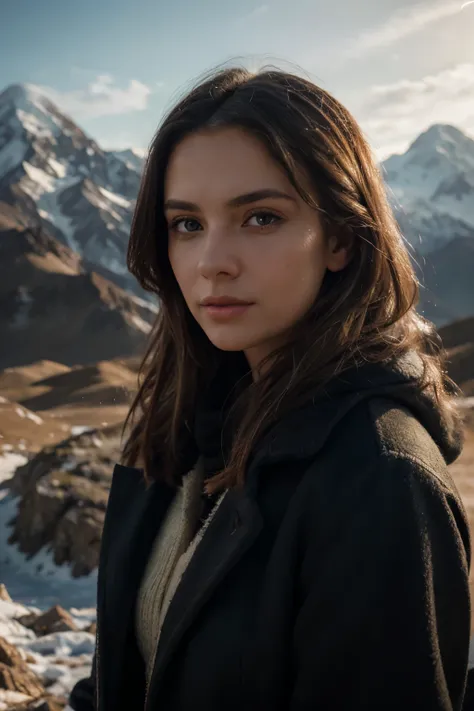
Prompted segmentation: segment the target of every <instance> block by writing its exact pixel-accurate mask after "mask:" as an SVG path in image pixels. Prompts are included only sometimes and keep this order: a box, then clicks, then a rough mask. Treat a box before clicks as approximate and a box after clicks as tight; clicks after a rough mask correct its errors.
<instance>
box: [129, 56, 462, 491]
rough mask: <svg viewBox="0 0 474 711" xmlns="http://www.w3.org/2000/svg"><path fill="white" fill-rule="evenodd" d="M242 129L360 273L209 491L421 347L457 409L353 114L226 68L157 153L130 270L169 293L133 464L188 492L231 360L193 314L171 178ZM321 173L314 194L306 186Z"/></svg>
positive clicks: (441, 394) (336, 276)
mask: <svg viewBox="0 0 474 711" xmlns="http://www.w3.org/2000/svg"><path fill="white" fill-rule="evenodd" d="M223 127H239V128H241V129H243V130H245V131H246V132H249V133H251V134H252V135H254V136H256V137H257V138H258V139H259V140H260V141H261V142H262V144H263V145H264V146H265V147H266V149H267V151H268V152H269V154H270V155H271V156H272V157H273V159H274V160H275V161H276V162H277V163H278V164H279V165H280V166H282V168H283V169H284V170H285V172H286V175H287V176H288V178H289V180H290V181H291V183H292V184H293V186H294V187H295V189H296V190H297V191H298V192H299V194H300V195H301V197H302V198H303V199H304V200H305V201H306V202H307V203H308V204H309V205H310V206H311V207H313V208H314V209H315V210H318V212H319V214H320V215H321V218H322V220H323V224H324V226H325V232H327V233H328V234H336V233H337V234H339V235H340V236H341V237H342V238H344V237H347V238H348V239H350V240H351V241H352V255H351V259H350V262H349V264H348V265H347V266H346V267H345V268H344V269H343V270H342V271H340V272H338V273H332V272H329V271H328V272H327V273H326V275H325V277H324V280H323V284H322V287H321V290H320V292H319V294H318V295H317V297H316V299H315V302H314V303H313V304H312V306H311V308H310V309H309V310H308V311H307V313H306V314H305V316H304V317H303V318H302V319H300V320H299V321H298V322H297V323H295V324H294V325H293V327H292V329H291V332H290V333H289V334H288V338H287V341H286V343H285V345H284V346H281V347H280V348H278V349H276V350H274V351H273V352H272V353H271V354H269V355H268V357H267V359H265V362H266V361H267V360H268V362H269V363H270V362H271V367H269V368H262V372H263V374H262V377H259V378H258V379H257V380H256V381H255V382H252V383H250V384H249V385H248V386H247V387H246V388H245V389H244V390H243V392H241V393H240V395H239V397H238V398H237V400H236V402H235V403H234V408H235V411H236V412H238V413H239V417H238V419H237V425H236V427H235V432H234V433H233V441H232V447H231V451H230V454H229V458H228V461H226V462H225V467H224V469H223V470H222V471H221V472H219V473H218V474H216V475H214V476H213V477H212V478H210V479H208V480H207V483H206V489H207V491H208V492H209V493H212V492H216V491H219V490H222V489H224V488H230V487H234V486H240V485H242V483H243V481H244V479H245V470H246V463H247V461H248V459H249V456H250V454H251V452H252V451H253V448H254V447H255V444H256V443H257V441H258V440H259V439H260V437H261V436H262V435H263V434H264V433H265V432H266V431H267V430H268V428H269V427H271V425H272V423H274V422H275V421H276V420H277V418H280V417H281V415H282V414H283V413H285V412H287V411H289V410H291V408H294V407H296V406H297V405H298V404H299V403H301V402H302V401H303V400H304V394H305V392H307V391H308V388H311V392H312V393H314V392H315V389H316V392H317V391H318V388H321V390H322V389H323V388H324V387H325V385H326V384H327V383H328V382H329V381H330V380H331V379H332V378H334V376H336V375H337V374H340V373H342V372H343V371H344V370H346V369H348V368H350V367H353V366H355V365H360V364H362V363H366V362H385V361H389V360H390V359H392V358H396V357H397V356H399V355H402V354H403V353H404V352H406V351H408V350H415V351H417V352H418V353H419V354H420V356H421V357H422V359H423V363H424V375H423V378H422V381H420V387H421V388H427V387H429V388H431V389H432V391H433V393H434V396H435V397H436V400H437V403H438V407H439V408H441V409H444V411H445V413H446V414H449V413H451V414H452V412H453V405H452V398H451V396H450V393H449V391H450V390H451V391H452V386H453V383H452V381H450V380H449V378H448V377H447V376H446V373H445V369H444V362H443V350H442V347H441V343H440V340H439V337H438V336H437V334H436V331H435V330H434V328H433V326H432V324H430V323H428V322H427V321H425V320H424V319H423V318H422V317H421V316H420V315H418V313H417V312H416V310H415V306H416V304H417V301H418V289H419V286H418V283H417V280H416V277H415V274H414V270H413V268H412V264H411V260H410V256H409V254H408V251H407V249H406V246H405V244H404V241H403V238H402V236H401V234H400V232H399V229H398V226H397V224H396V221H395V219H394V217H393V214H392V211H391V209H390V206H389V204H388V201H387V197H386V193H385V187H384V184H383V180H382V177H381V174H380V172H379V169H378V167H377V164H376V162H375V159H374V157H373V155H372V153H371V150H370V148H369V146H368V144H367V142H366V140H365V138H364V136H363V134H362V131H361V129H360V128H359V126H358V124H357V122H356V121H355V119H354V118H353V116H352V115H351V114H350V112H349V111H348V110H347V109H346V108H345V107H344V106H342V105H341V104H340V103H339V102H338V101H337V100H336V99H335V98H334V97H333V96H331V95H330V94H329V93H328V92H327V91H325V90H323V89H321V88H319V87H318V86H316V85H314V84H313V83H311V82H310V81H308V80H307V79H304V78H302V77H299V76H297V75H294V74H291V73H287V72H284V71H281V70H278V69H266V70H261V71H259V72H257V73H254V72H250V71H248V70H246V69H242V68H230V69H229V68H226V69H220V70H217V71H215V72H213V74H212V75H211V76H210V77H207V78H206V79H205V80H203V81H201V83H200V84H199V85H197V86H196V87H195V88H193V89H192V90H191V91H190V92H189V93H188V94H187V95H186V96H185V97H184V98H183V99H182V100H180V101H179V103H178V104H177V105H176V106H175V107H174V108H173V109H172V110H171V111H170V112H169V113H168V115H167V116H166V118H165V119H164V121H163V122H162V124H161V126H160V127H159V129H158V131H157V133H156V135H155V137H154V139H153V141H152V144H151V147H150V151H149V155H148V159H147V162H146V166H145V170H144V174H143V178H142V182H141V186H140V191H139V195H138V200H137V203H136V208H135V212H134V216H133V221H132V229H131V237H130V242H129V248H128V268H129V270H130V271H131V273H132V274H134V275H135V277H136V278H137V280H138V281H139V283H140V284H141V285H142V287H143V288H144V289H146V290H148V291H150V292H153V293H155V294H156V295H157V296H158V298H159V301H160V310H159V313H158V316H157V320H156V323H155V325H154V328H153V330H152V333H151V337H150V341H149V344H148V347H147V350H146V353H145V355H144V358H143V362H142V365H141V368H140V382H139V389H138V393H137V395H136V397H135V399H134V401H133V404H132V407H131V409H130V412H129V414H128V417H127V420H126V423H125V426H126V427H127V426H128V425H130V432H129V435H128V438H127V441H126V444H125V447H124V452H123V457H124V461H125V463H126V464H128V465H136V464H137V463H138V464H140V465H141V466H143V468H144V470H145V474H146V476H147V477H148V478H149V479H151V478H158V479H161V480H163V481H167V482H168V483H169V484H171V485H173V484H175V483H176V472H177V466H178V462H179V459H180V452H181V450H182V448H183V447H185V446H186V444H187V442H188V441H189V438H190V437H191V433H190V431H189V430H188V428H187V423H189V422H190V421H191V420H192V417H193V410H194V407H195V404H196V401H197V398H198V397H199V394H200V393H201V392H202V390H203V389H205V388H206V387H207V386H208V384H209V383H210V382H211V380H212V377H213V374H215V372H216V369H217V368H218V367H219V365H220V364H222V363H225V362H226V359H229V360H228V362H229V363H230V362H231V361H230V355H231V354H229V353H226V352H223V351H220V350H219V349H217V348H216V347H215V346H214V345H213V344H212V343H211V342H210V341H209V339H208V338H207V336H206V335H205V333H204V331H203V330H202V329H201V327H200V326H199V325H198V324H197V322H196V321H195V319H194V318H193V317H192V316H191V314H190V312H189V310H188V307H187V305H186V303H185V301H184V298H183V296H182V294H181V292H180V289H179V286H178V284H177V282H176V280H175V277H174V274H173V272H172V269H171V266H170V262H169V259H168V234H167V232H168V230H167V224H166V220H165V216H164V210H163V201H164V179H165V171H166V168H167V164H168V160H169V158H170V155H171V153H172V151H173V149H174V148H175V147H176V146H177V145H178V143H179V142H180V141H181V140H182V139H183V138H184V137H186V136H187V135H189V134H190V133H191V132H194V131H197V130H199V129H203V128H206V129H212V128H216V129H218V128H223ZM302 175H304V176H307V178H308V179H309V183H310V185H311V190H310V191H308V190H307V189H305V187H304V186H303V184H302V180H301V176H302Z"/></svg>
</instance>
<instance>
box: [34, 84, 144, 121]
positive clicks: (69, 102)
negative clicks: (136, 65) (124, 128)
mask: <svg viewBox="0 0 474 711" xmlns="http://www.w3.org/2000/svg"><path fill="white" fill-rule="evenodd" d="M38 88H39V90H40V91H41V92H42V93H43V94H45V95H46V96H48V97H49V98H50V99H51V101H53V102H54V103H55V104H57V106H58V107H59V108H60V109H61V110H62V111H64V112H66V113H68V114H70V115H71V116H74V118H76V119H92V118H100V117H102V116H112V115H117V114H125V113H129V112H131V111H144V110H145V109H146V108H147V106H148V98H149V96H150V94H151V93H152V89H151V88H150V87H149V86H147V85H146V84H144V83H143V82H141V81H138V80H137V79H131V80H130V81H129V82H128V85H127V86H126V87H125V88H121V87H119V86H117V84H116V80H115V79H114V77H112V76H111V75H110V74H99V75H98V76H96V77H95V78H93V79H92V80H91V81H89V83H88V84H87V86H86V87H85V88H82V89H73V90H70V91H58V90H57V89H53V88H52V87H49V86H40V87H38Z"/></svg>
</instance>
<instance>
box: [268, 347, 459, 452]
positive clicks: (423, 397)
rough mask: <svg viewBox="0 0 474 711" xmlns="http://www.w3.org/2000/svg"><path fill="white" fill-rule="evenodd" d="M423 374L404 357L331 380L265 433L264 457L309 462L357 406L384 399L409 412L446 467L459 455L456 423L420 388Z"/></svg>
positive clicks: (415, 360)
mask: <svg viewBox="0 0 474 711" xmlns="http://www.w3.org/2000/svg"><path fill="white" fill-rule="evenodd" d="M423 373H424V364H423V360H422V358H421V357H420V356H419V354H418V353H416V352H415V351H409V352H407V353H405V354H404V355H403V356H400V357H399V358H397V359H396V360H393V361H391V362H388V363H366V364H364V365H362V366H359V367H354V368H351V369H350V370H347V371H345V372H343V373H342V374H340V375H338V376H335V377H334V378H333V379H332V380H331V381H330V383H329V384H328V386H327V387H326V388H325V390H324V391H323V392H322V393H321V392H320V391H319V392H316V394H315V395H312V394H311V392H309V393H308V399H307V400H305V404H303V405H302V406H301V407H298V408H297V409H296V410H294V411H292V412H288V413H286V414H285V415H284V416H283V417H282V418H281V420H280V421H279V422H278V423H277V424H276V425H275V426H274V427H272V428H271V430H269V432H268V433H267V435H266V436H265V437H264V442H263V443H262V444H263V449H264V450H265V456H270V458H272V454H273V457H278V458H281V457H285V452H286V451H287V452H288V453H290V452H292V453H293V455H295V454H296V453H299V454H300V455H301V456H302V457H307V456H311V454H312V452H313V451H316V450H317V449H318V448H320V446H321V443H322V441H323V440H324V439H326V438H327V436H328V435H329V433H330V432H331V430H332V429H333V427H334V426H335V425H336V424H337V422H339V420H340V419H342V417H344V415H345V414H347V412H349V411H350V410H351V409H352V408H353V407H355V406H356V405H357V404H358V403H360V402H361V401H363V400H366V399H369V398H384V399H388V400H392V401H393V402H394V403H395V404H396V405H399V406H401V407H404V408H406V409H408V410H410V412H411V413H412V414H413V415H414V416H415V417H416V418H417V420H418V421H419V422H420V423H421V424H422V425H423V427H424V428H425V429H426V430H427V431H428V433H429V434H430V436H431V437H432V439H433V440H434V442H435V443H436V444H437V446H438V448H439V450H440V452H441V454H442V455H443V457H444V459H445V461H446V463H447V464H451V462H453V461H454V460H455V459H456V458H457V457H458V456H459V455H460V453H461V451H462V446H463V439H464V428H463V425H462V419H461V416H460V414H459V412H458V411H457V408H456V407H455V406H453V407H451V408H448V409H447V408H440V407H439V405H438V403H437V401H436V397H435V394H434V392H433V388H432V387H426V388H424V389H423V388H422V387H421V386H420V382H421V379H422V376H423ZM453 394H454V393H453Z"/></svg>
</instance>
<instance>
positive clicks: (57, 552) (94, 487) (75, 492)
mask: <svg viewBox="0 0 474 711" xmlns="http://www.w3.org/2000/svg"><path fill="white" fill-rule="evenodd" d="M120 434H121V428H120V426H112V427H108V428H103V429H101V430H92V431H88V432H84V433H81V434H78V435H75V436H72V437H69V438H68V439H65V440H64V441H62V442H60V443H59V444H57V445H55V446H51V447H45V448H44V449H43V450H42V451H41V452H39V453H38V454H36V455H35V456H34V457H33V458H32V459H30V461H28V462H26V463H25V464H24V465H23V466H20V467H19V468H18V469H17V470H16V472H15V475H14V476H13V478H12V479H11V480H10V482H9V493H8V495H9V497H10V498H11V500H12V503H13V502H14V501H15V500H16V504H17V509H16V514H15V515H14V517H13V519H12V520H11V521H10V522H9V525H11V530H10V535H9V538H8V543H9V544H10V545H12V544H15V545H16V546H17V550H18V552H20V553H23V554H25V555H26V556H28V557H33V556H35V555H36V554H37V553H39V551H40V550H42V549H44V548H46V549H47V550H48V551H49V552H50V553H51V557H52V561H53V563H54V564H55V565H57V566H62V565H68V566H70V571H71V575H72V577H73V578H77V577H80V576H84V575H88V574H89V573H91V572H92V571H93V570H95V568H96V567H97V564H98V556H99V546H100V538H101V533H102V526H103V522H104V514H105V509H106V505H107V498H108V493H109V488H110V481H111V476H112V471H113V467H114V464H115V462H116V461H118V459H119V457H120ZM3 565H4V566H6V565H8V562H7V561H5V559H4V560H3ZM38 572H40V571H38Z"/></svg>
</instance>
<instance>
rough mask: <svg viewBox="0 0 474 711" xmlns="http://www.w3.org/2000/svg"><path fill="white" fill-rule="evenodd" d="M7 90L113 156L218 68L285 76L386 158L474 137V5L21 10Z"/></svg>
mask: <svg viewBox="0 0 474 711" xmlns="http://www.w3.org/2000/svg"><path fill="white" fill-rule="evenodd" d="M2 5H3V6H2V13H1V14H2V23H1V25H0V48H1V49H0V52H1V55H2V61H1V62H0V91H1V90H2V89H3V88H6V87H7V86H8V85H10V84H13V83H30V84H34V85H36V86H39V87H40V88H41V89H42V90H43V91H44V93H45V94H47V95H48V96H49V97H50V98H51V99H52V100H53V101H54V102H55V103H56V104H57V106H58V107H59V109H60V110H62V111H63V112H65V113H67V114H68V115H69V116H71V118H72V119H73V120H74V121H76V123H78V124H79V126H80V127H81V128H82V129H83V130H84V131H86V133H88V134H89V135H90V136H91V137H92V138H94V139H95V140H96V141H97V142H98V143H99V145H101V146H102V147H103V148H105V149H122V148H128V147H133V148H138V149H142V150H145V151H146V149H147V146H148V145H149V143H150V141H151V139H152V137H153V134H154V133H155V131H156V129H157V127H158V125H159V123H160V121H161V119H162V118H163V116H164V115H165V113H166V111H167V110H168V109H169V108H171V106H172V105H173V103H174V102H175V101H176V100H177V99H178V98H179V97H180V96H181V95H182V94H183V93H185V91H186V90H187V89H189V88H190V87H191V86H192V85H193V84H194V83H196V82H197V81H198V80H199V78H200V76H202V75H203V74H204V73H205V72H206V71H208V70H209V69H211V68H212V67H214V66H216V65H222V64H227V65H231V64H239V65H243V66H247V67H249V68H254V69H258V68H260V67H262V66H268V65H272V66H277V67H281V68H283V69H286V70H288V71H292V72H294V73H297V74H302V75H303V76H306V77H307V78H309V79H311V80H312V81H314V82H315V83H317V84H319V85H320V86H322V87H323V88H324V89H326V90H327V91H330V92H331V93H332V94H333V95H334V96H336V97H337V98H338V99H339V100H340V101H342V102H343V103H344V104H345V105H346V106H347V107H348V108H349V110H350V111H351V112H352V113H353V114H354V116H355V117H356V119H357V120H358V121H359V123H360V124H361V126H362V129H363V131H364V133H365V135H366V137H367V138H368V140H369V142H370V144H371V145H372V148H373V150H374V151H375V152H376V154H377V156H378V157H379V158H380V159H383V158H385V157H387V156H388V155H391V154H393V153H395V152H403V151H405V150H406V149H407V148H408V146H409V145H410V143H411V142H412V141H413V140H414V139H415V138H416V137H417V136H418V135H419V134H420V133H421V132H422V131H424V130H426V129H427V128H429V126H431V125H432V124H434V123H449V124H453V125H455V126H458V127H459V128H461V129H462V130H463V131H465V132H466V133H467V134H468V135H470V136H472V137H474V0H473V1H472V2H465V0H428V1H426V0H425V1H423V2H416V0H415V1H414V0H339V2H337V1H336V0H266V1H265V0H264V1H263V2H260V1H259V0H238V1H237V2H230V1H229V0H133V2H131V1H130V0H81V2H64V0H39V1H38V0H15V2H7V0H3V3H2Z"/></svg>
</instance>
